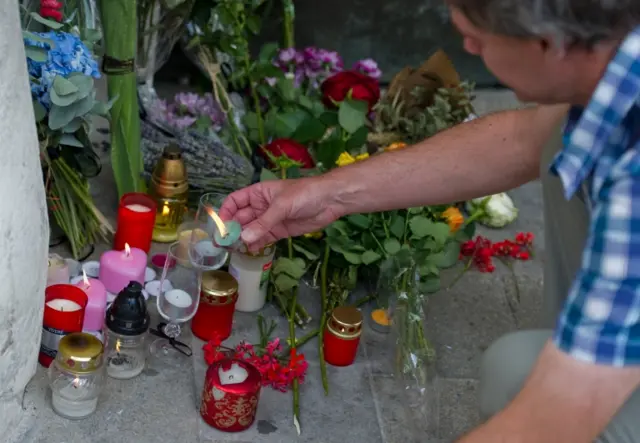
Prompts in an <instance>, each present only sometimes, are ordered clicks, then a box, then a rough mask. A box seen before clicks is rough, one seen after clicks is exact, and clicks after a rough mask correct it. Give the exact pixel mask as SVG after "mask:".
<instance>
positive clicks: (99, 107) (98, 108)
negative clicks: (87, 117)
mask: <svg viewBox="0 0 640 443" xmlns="http://www.w3.org/2000/svg"><path fill="white" fill-rule="evenodd" d="M118 97H119V96H117V95H116V96H114V97H113V98H111V100H109V101H108V102H106V103H105V102H102V101H95V102H94V103H93V108H91V112H92V113H93V114H96V115H99V116H101V117H105V118H106V117H109V111H111V108H112V107H113V105H114V104H115V102H116V101H117V100H118Z"/></svg>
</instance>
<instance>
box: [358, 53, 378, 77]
mask: <svg viewBox="0 0 640 443" xmlns="http://www.w3.org/2000/svg"><path fill="white" fill-rule="evenodd" d="M353 70H354V71H357V72H360V73H362V74H365V75H368V76H369V77H371V78H373V79H376V80H378V79H379V78H380V77H382V71H381V70H380V68H378V63H376V61H375V60H373V59H371V58H365V59H363V60H360V61H358V62H356V64H355V65H353Z"/></svg>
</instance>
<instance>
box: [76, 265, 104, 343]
mask: <svg viewBox="0 0 640 443" xmlns="http://www.w3.org/2000/svg"><path fill="white" fill-rule="evenodd" d="M82 277H83V279H82V280H81V281H79V282H78V283H76V284H75V286H77V287H78V288H80V289H82V290H83V291H84V292H85V293H86V294H87V298H88V299H89V301H88V302H87V307H86V308H85V309H84V323H83V324H82V329H83V330H85V331H92V332H95V331H100V330H102V326H103V324H104V316H105V312H106V309H107V290H106V289H105V287H104V285H103V284H102V282H100V280H96V279H95V278H87V274H86V273H85V272H84V271H83V276H82Z"/></svg>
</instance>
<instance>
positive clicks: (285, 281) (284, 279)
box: [273, 274, 300, 292]
mask: <svg viewBox="0 0 640 443" xmlns="http://www.w3.org/2000/svg"><path fill="white" fill-rule="evenodd" d="M273 284H274V285H275V286H276V288H278V291H280V292H286V291H290V290H291V289H293V288H295V287H296V286H298V285H299V284H300V280H296V279H295V278H291V277H290V276H288V275H287V274H280V275H278V276H277V277H276V278H275V280H274V281H273Z"/></svg>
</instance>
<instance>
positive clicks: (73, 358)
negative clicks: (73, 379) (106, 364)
mask: <svg viewBox="0 0 640 443" xmlns="http://www.w3.org/2000/svg"><path fill="white" fill-rule="evenodd" d="M103 353H104V347H103V345H102V342H101V341H100V340H98V339H97V338H96V337H94V336H93V335H91V334H87V333H84V332H74V333H72V334H69V335H65V336H64V337H62V339H61V340H60V343H59V344H58V353H57V355H56V361H57V362H58V365H59V366H60V367H61V368H63V369H66V370H68V371H70V372H73V373H76V374H87V373H90V372H94V371H96V370H97V369H99V368H100V367H101V366H102V357H103Z"/></svg>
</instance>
